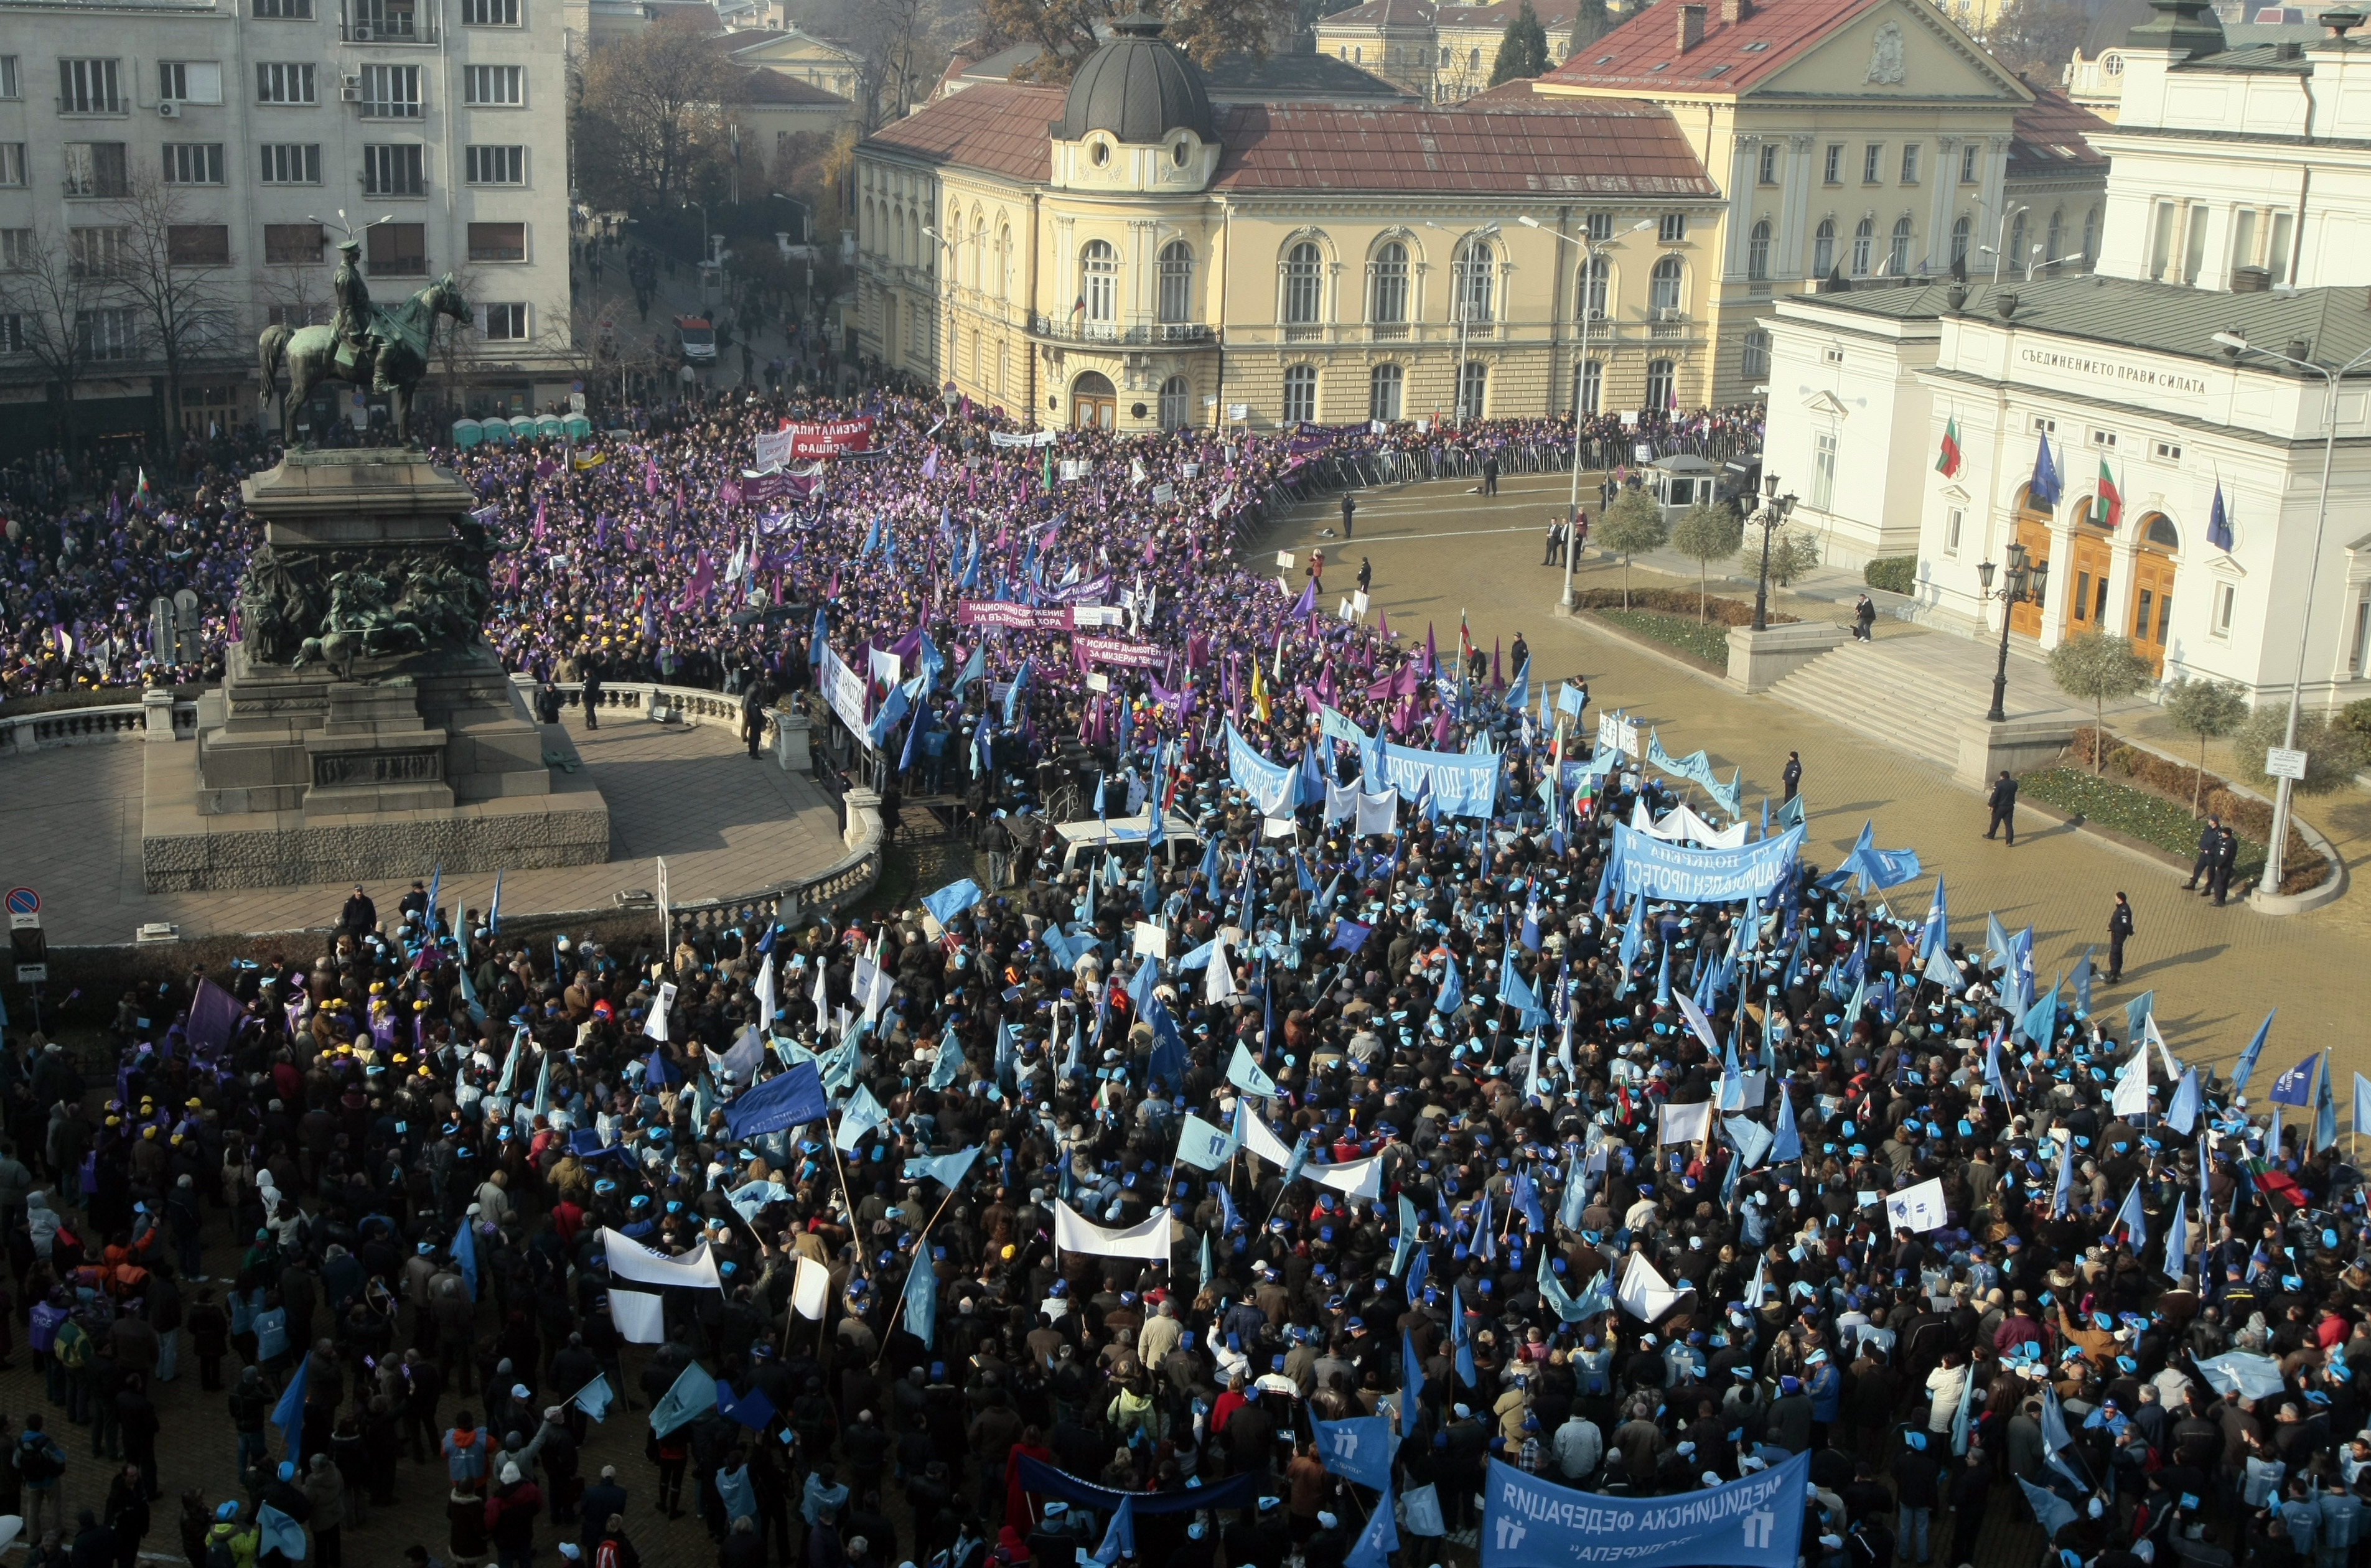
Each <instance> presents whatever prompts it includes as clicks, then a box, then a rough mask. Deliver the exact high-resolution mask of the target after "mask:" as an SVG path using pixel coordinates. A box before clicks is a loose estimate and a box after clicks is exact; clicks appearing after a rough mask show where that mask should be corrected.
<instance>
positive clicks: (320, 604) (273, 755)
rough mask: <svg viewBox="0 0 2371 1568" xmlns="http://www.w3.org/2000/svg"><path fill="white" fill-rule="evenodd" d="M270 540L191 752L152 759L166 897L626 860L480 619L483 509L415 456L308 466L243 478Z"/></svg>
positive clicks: (149, 776) (293, 461)
mask: <svg viewBox="0 0 2371 1568" xmlns="http://www.w3.org/2000/svg"><path fill="white" fill-rule="evenodd" d="M244 490H245V494H246V499H247V505H248V509H249V511H250V512H251V513H254V514H255V515H256V517H257V518H258V519H259V520H260V522H261V523H262V524H263V525H264V539H265V543H264V546H263V548H261V549H260V550H259V551H258V552H257V557H256V559H254V560H253V561H251V562H250V563H249V570H248V575H247V578H246V580H245V581H244V582H242V583H241V585H240V614H241V617H242V619H241V628H242V631H243V633H244V635H243V636H242V638H241V640H238V641H237V642H234V643H233V644H232V645H231V649H230V655H229V658H228V661H227V670H226V675H225V678H224V681H223V685H222V686H221V687H220V689H218V690H215V691H211V692H208V693H206V694H205V696H204V697H202V698H200V699H199V703H198V734H197V739H196V742H195V744H194V745H193V746H192V748H191V751H190V752H183V751H181V750H180V749H179V745H178V744H176V745H169V746H167V745H159V746H153V747H151V748H149V752H148V756H147V763H148V766H147V768H146V773H145V799H144V802H143V804H144V812H143V822H142V831H141V863H142V871H143V875H144V878H145V882H146V883H147V886H148V890H149V891H150V892H152V893H176V892H190V891H197V890H202V889H211V888H231V887H278V886H289V885H299V884H305V883H313V882H345V881H349V880H358V881H369V880H380V881H385V880H388V879H395V878H405V877H415V876H424V875H426V874H427V872H428V871H429V870H431V869H432V868H434V867H436V866H439V865H441V866H443V867H444V868H445V870H454V871H492V870H505V869H508V870H526V869H532V868H538V867H547V866H578V865H591V864H596V863H598V862H600V861H603V860H606V859H608V855H609V813H608V807H607V804H606V803H605V802H604V801H602V799H601V794H600V791H599V790H598V789H597V788H596V787H595V786H594V784H593V782H592V780H591V778H589V777H587V776H584V775H583V774H581V773H577V774H572V773H568V772H565V771H561V770H559V769H555V768H554V767H552V766H551V765H549V763H547V762H546V761H545V755H546V752H547V750H556V751H558V752H560V753H561V754H562V755H565V756H566V758H567V760H568V761H570V762H573V761H574V760H575V757H574V755H573V747H572V746H571V745H570V744H569V742H568V741H567V739H566V737H565V734H564V733H563V732H561V731H559V730H557V729H553V730H546V729H544V728H543V727H542V726H540V725H538V724H537V723H536V721H535V720H534V717H533V716H532V715H531V714H530V713H529V712H528V710H527V707H526V700H525V698H524V696H523V694H522V693H521V692H520V691H519V689H518V687H517V686H516V685H515V683H514V682H513V681H512V680H511V678H510V677H509V676H508V675H506V674H504V673H503V669H502V666H501V664H500V663H499V662H498V661H497V660H496V659H495V657H494V654H493V651H492V650H491V649H489V648H488V647H487V646H486V645H485V643H484V642H483V641H481V640H480V639H479V637H478V634H477V623H478V618H479V617H480V616H482V614H483V610H484V605H485V603H486V602H487V601H488V600H489V599H490V598H491V589H490V587H489V586H488V584H487V579H486V562H487V560H488V559H489V558H490V553H491V552H490V551H489V550H488V549H487V548H486V545H485V541H484V536H483V531H482V529H480V527H479V525H477V524H476V523H475V522H474V521H473V520H472V519H471V517H470V516H469V513H470V511H471V503H472V502H474V500H475V499H476V498H475V497H473V496H472V495H471V494H470V493H469V491H468V489H467V488H466V487H465V486H463V485H462V484H460V482H459V481H457V479H455V478H453V477H452V476H451V475H450V474H447V473H445V472H444V471H442V470H440V469H438V468H436V467H434V466H432V465H431V464H430V463H429V462H428V460H427V458H426V457H424V456H422V455H420V454H418V453H414V452H409V451H384V450H380V451H340V452H319V453H292V454H290V455H288V456H287V457H286V458H285V459H284V460H283V462H282V464H281V466H280V467H277V468H274V469H273V470H272V472H270V473H268V474H265V475H263V476H261V477H260V478H253V479H249V480H248V481H247V482H246V484H245V486H244Z"/></svg>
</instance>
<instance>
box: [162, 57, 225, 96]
mask: <svg viewBox="0 0 2371 1568" xmlns="http://www.w3.org/2000/svg"><path fill="white" fill-rule="evenodd" d="M156 96H157V97H158V98H168V99H170V100H172V101H173V102H175V103H220V102H222V67H221V66H220V65H217V64H215V63H214V62H213V61H211V60H163V61H159V62H157V64H156Z"/></svg>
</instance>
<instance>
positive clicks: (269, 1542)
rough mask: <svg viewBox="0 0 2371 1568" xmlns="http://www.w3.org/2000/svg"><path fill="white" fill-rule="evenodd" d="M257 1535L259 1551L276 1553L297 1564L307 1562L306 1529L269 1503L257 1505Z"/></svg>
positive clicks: (257, 1548)
mask: <svg viewBox="0 0 2371 1568" xmlns="http://www.w3.org/2000/svg"><path fill="white" fill-rule="evenodd" d="M255 1533H256V1550H257V1551H276V1552H278V1553H280V1554H281V1555H282V1556H283V1557H285V1558H287V1559H289V1560H290V1561H291V1562H303V1561H304V1560H305V1527H304V1526H302V1525H300V1524H298V1523H297V1522H296V1521H295V1520H294V1519H292V1518H290V1517H289V1516H287V1515H285V1514H283V1513H282V1512H281V1511H280V1510H279V1509H277V1508H275V1507H273V1506H272V1505H271V1504H269V1503H260V1504H258V1505H256V1509H255Z"/></svg>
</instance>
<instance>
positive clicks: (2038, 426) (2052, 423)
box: [2033, 414, 2058, 435]
mask: <svg viewBox="0 0 2371 1568" xmlns="http://www.w3.org/2000/svg"><path fill="white" fill-rule="evenodd" d="M2033 433H2034V434H2036V435H2056V434H2057V433H2058V421H2056V420H2051V419H2044V418H2042V417H2041V415H2040V414H2036V415H2034V416H2033Z"/></svg>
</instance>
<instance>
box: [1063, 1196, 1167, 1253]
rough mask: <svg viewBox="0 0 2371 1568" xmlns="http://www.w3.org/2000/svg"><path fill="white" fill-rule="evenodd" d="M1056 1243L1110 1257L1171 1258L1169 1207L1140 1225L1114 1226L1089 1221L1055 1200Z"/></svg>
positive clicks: (1073, 1250) (1071, 1250)
mask: <svg viewBox="0 0 2371 1568" xmlns="http://www.w3.org/2000/svg"><path fill="white" fill-rule="evenodd" d="M1054 1247H1055V1250H1056V1251H1065V1252H1093V1253H1098V1254H1101V1255H1102V1256H1105V1257H1109V1258H1150V1259H1151V1260H1153V1261H1154V1262H1162V1263H1165V1262H1168V1261H1169V1211H1168V1210H1167V1209H1162V1211H1161V1212H1160V1213H1159V1214H1156V1215H1154V1216H1152V1217H1151V1219H1148V1220H1146V1221H1145V1222H1144V1223H1143V1224H1141V1225H1131V1226H1129V1227H1128V1228H1127V1229H1125V1230H1111V1229H1107V1228H1105V1227H1103V1226H1100V1225H1092V1224H1089V1223H1088V1222H1087V1221H1086V1220H1084V1219H1082V1218H1081V1217H1080V1216H1079V1212H1078V1211H1077V1210H1076V1209H1074V1208H1072V1207H1071V1206H1070V1205H1068V1204H1066V1203H1063V1202H1062V1201H1061V1200H1060V1199H1056V1200H1055V1203H1054Z"/></svg>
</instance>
